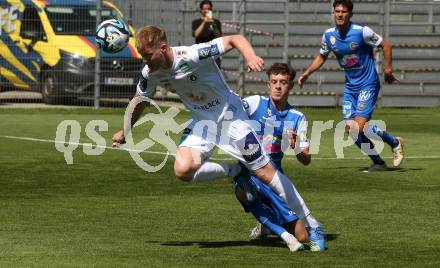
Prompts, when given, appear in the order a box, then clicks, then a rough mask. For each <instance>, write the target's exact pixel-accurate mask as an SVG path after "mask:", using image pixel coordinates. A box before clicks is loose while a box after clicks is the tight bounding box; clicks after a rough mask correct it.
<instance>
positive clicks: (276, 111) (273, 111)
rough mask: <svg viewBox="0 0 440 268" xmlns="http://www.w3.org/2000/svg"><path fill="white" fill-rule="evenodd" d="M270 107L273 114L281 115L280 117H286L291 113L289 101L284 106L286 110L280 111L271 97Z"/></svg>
mask: <svg viewBox="0 0 440 268" xmlns="http://www.w3.org/2000/svg"><path fill="white" fill-rule="evenodd" d="M268 108H269V109H270V111H271V112H272V114H274V115H277V116H280V117H285V116H286V115H287V114H288V113H289V104H288V103H287V105H286V107H285V108H284V110H283V111H281V112H280V111H278V110H277V108H276V107H275V106H273V103H272V99H271V98H269V99H268Z"/></svg>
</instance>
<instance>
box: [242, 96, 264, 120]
mask: <svg viewBox="0 0 440 268" xmlns="http://www.w3.org/2000/svg"><path fill="white" fill-rule="evenodd" d="M260 99H261V98H260V96H258V95H254V96H249V97H247V98H244V99H243V100H242V102H243V107H244V109H245V110H246V113H247V115H248V116H251V115H253V114H254V113H255V111H256V110H257V109H258V105H259V104H260Z"/></svg>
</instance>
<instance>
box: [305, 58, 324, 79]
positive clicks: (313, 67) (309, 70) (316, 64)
mask: <svg viewBox="0 0 440 268" xmlns="http://www.w3.org/2000/svg"><path fill="white" fill-rule="evenodd" d="M326 60H327V55H322V54H321V53H318V54H317V55H316V56H315V59H314V60H313V61H312V63H311V64H310V65H309V66H308V67H307V69H306V70H305V71H304V74H306V75H311V74H312V73H314V72H315V71H316V70H318V69H319V68H321V66H322V65H323V64H324V62H325V61H326Z"/></svg>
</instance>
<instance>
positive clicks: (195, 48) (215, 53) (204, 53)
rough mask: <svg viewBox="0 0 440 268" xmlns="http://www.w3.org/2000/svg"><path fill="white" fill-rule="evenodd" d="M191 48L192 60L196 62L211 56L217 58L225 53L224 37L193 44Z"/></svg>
mask: <svg viewBox="0 0 440 268" xmlns="http://www.w3.org/2000/svg"><path fill="white" fill-rule="evenodd" d="M189 49H190V51H189V55H190V57H191V60H192V61H194V62H196V63H197V62H199V61H202V60H205V59H209V58H214V59H216V58H218V57H220V56H221V55H223V54H224V53H225V49H224V47H223V38H222V37H219V38H215V39H213V40H211V41H210V42H207V43H200V44H196V45H192V46H191V47H190V48H189Z"/></svg>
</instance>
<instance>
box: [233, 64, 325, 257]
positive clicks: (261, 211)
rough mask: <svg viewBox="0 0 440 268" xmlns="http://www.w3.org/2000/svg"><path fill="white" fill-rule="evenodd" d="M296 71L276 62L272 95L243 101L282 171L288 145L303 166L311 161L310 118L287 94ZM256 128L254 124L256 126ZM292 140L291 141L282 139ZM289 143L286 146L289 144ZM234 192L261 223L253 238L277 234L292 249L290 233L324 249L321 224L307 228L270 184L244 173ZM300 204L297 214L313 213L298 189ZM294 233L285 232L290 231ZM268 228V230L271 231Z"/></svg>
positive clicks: (270, 87) (272, 69)
mask: <svg viewBox="0 0 440 268" xmlns="http://www.w3.org/2000/svg"><path fill="white" fill-rule="evenodd" d="M295 74H296V73H295V71H294V70H292V68H291V67H290V66H289V65H287V64H285V63H275V64H273V65H272V66H271V67H270V68H269V69H268V71H267V75H268V80H267V87H268V90H269V97H262V96H251V97H247V98H245V99H244V100H243V104H244V107H245V109H246V112H247V114H248V115H249V118H250V119H251V120H253V121H254V122H256V123H257V124H258V125H257V127H256V129H258V130H257V131H256V133H257V135H258V136H259V138H260V141H261V143H262V146H263V150H264V151H265V152H266V153H267V154H268V155H269V157H270V159H271V161H272V164H273V165H274V166H275V167H276V168H277V169H278V170H279V171H281V172H283V169H282V167H281V161H282V159H283V157H284V151H285V149H286V148H285V147H288V146H290V147H291V148H292V149H293V150H294V151H295V153H296V157H297V159H298V161H299V162H301V163H302V164H303V165H308V164H310V162H311V154H310V153H309V142H308V140H307V136H306V133H307V121H306V118H305V116H304V115H303V114H302V113H301V112H299V111H297V110H295V109H294V108H293V107H292V106H291V105H290V104H289V103H288V101H287V100H288V97H289V93H290V90H291V89H292V87H293V79H294V78H295ZM254 127H255V126H254ZM286 141H289V142H288V144H285V143H283V142H286ZM286 145H287V146H286ZM234 184H235V193H236V195H237V199H238V200H239V201H240V202H241V203H242V204H243V207H244V208H245V211H247V212H251V213H252V214H253V215H254V216H255V218H256V219H257V220H258V221H259V222H260V223H259V224H258V225H257V226H256V227H255V228H254V229H253V230H252V232H251V235H250V237H251V238H253V239H256V238H262V237H264V235H265V234H269V233H271V232H272V233H274V234H276V235H278V236H279V237H281V238H282V239H283V240H284V241H285V242H286V243H287V245H288V247H289V249H290V250H291V251H292V250H293V249H296V250H299V249H302V248H301V247H299V248H295V247H296V246H297V245H296V244H295V243H291V242H290V241H291V240H292V239H291V237H290V236H291V235H292V234H294V235H295V237H296V238H297V239H298V240H299V241H300V242H302V243H309V241H308V239H309V238H310V244H309V246H310V249H311V251H323V250H324V249H325V240H324V231H323V229H322V227H321V226H320V225H318V226H317V227H316V228H311V227H310V226H308V227H307V232H305V229H304V225H303V223H302V221H301V220H298V218H297V215H296V214H293V212H292V210H291V209H290V208H289V207H288V206H287V204H286V203H285V202H284V201H283V200H282V199H281V198H280V197H279V196H278V195H277V194H275V192H273V191H272V190H271V189H270V188H269V187H267V185H265V184H263V183H261V182H260V181H259V180H258V179H257V178H255V177H252V178H251V181H250V182H249V180H247V179H246V177H243V176H237V177H235V178H234ZM296 195H297V198H298V200H301V202H302V204H301V206H297V207H295V208H296V211H295V212H297V213H298V215H301V216H303V215H307V214H310V211H309V209H308V208H307V206H306V205H305V203H304V201H303V199H302V198H301V196H300V195H299V193H298V192H296ZM283 227H285V228H286V229H287V230H289V231H290V233H291V234H289V233H286V232H287V230H285V229H284V228H283ZM268 230H269V232H268Z"/></svg>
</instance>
